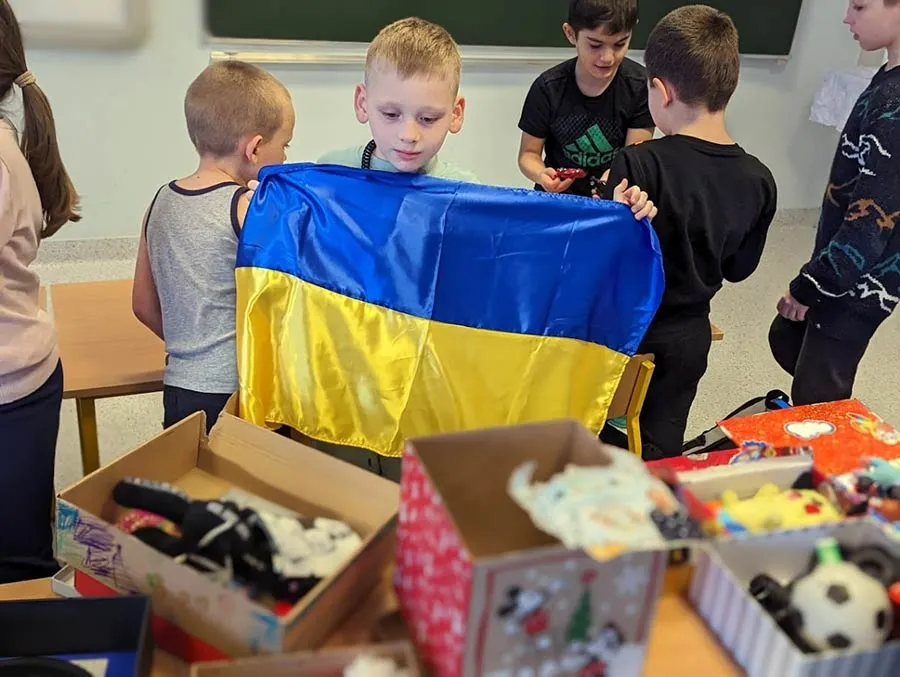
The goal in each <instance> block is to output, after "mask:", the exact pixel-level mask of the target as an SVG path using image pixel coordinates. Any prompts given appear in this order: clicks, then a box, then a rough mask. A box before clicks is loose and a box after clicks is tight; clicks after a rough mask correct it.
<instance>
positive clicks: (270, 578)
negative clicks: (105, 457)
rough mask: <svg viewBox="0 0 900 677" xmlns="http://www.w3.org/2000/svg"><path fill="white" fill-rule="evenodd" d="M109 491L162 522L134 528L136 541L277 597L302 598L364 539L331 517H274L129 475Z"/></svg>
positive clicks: (256, 593)
mask: <svg viewBox="0 0 900 677" xmlns="http://www.w3.org/2000/svg"><path fill="white" fill-rule="evenodd" d="M112 495H113V500H114V501H115V502H116V503H118V504H119V505H120V506H122V507H125V508H132V509H136V510H140V511H144V512H146V513H150V514H151V515H156V516H158V517H159V518H160V519H161V520H162V521H161V522H160V523H159V524H154V522H153V521H151V520H146V521H145V522H144V524H146V526H137V528H133V530H132V531H131V534H132V535H133V536H134V537H135V538H138V539H140V540H141V541H143V542H144V543H146V544H147V545H149V546H150V547H152V548H154V549H155V550H158V551H159V552H162V553H164V554H166V555H168V556H169V557H172V558H175V559H176V560H178V561H180V562H183V563H184V564H186V565H188V566H190V567H193V568H194V569H197V570H198V571H201V572H203V573H205V574H209V575H210V576H211V577H214V578H216V579H217V580H222V581H223V582H228V581H234V582H236V583H238V584H241V585H245V586H247V587H248V588H249V589H250V591H251V594H253V595H254V596H259V595H271V596H272V597H274V598H275V599H276V600H278V601H282V602H288V603H294V602H296V601H297V600H299V599H300V598H302V597H303V596H304V595H305V594H306V593H307V592H309V591H310V590H311V589H312V588H313V587H315V586H316V584H318V583H319V581H321V580H323V579H324V578H327V577H329V576H331V575H332V574H334V573H335V572H336V571H337V570H338V569H339V568H340V567H341V566H342V565H343V564H344V563H345V562H347V561H348V560H349V559H350V558H351V557H352V556H353V554H354V553H355V551H356V550H357V549H358V548H359V546H360V545H361V543H362V539H361V538H360V537H359V535H358V534H356V533H355V532H354V531H353V530H352V529H351V528H350V527H349V526H348V525H346V524H345V523H343V522H339V521H337V520H331V519H326V518H321V517H319V518H307V517H300V516H285V515H284V514H274V513H269V512H266V511H263V510H255V509H252V508H248V507H244V506H240V505H238V504H237V503H235V502H233V501H223V500H213V501H195V500H192V499H191V498H190V496H188V495H187V494H186V493H184V492H183V491H181V490H180V489H178V488H177V487H174V486H172V485H170V484H166V483H163V482H154V481H150V480H144V479H140V478H134V477H129V478H126V479H123V480H121V481H119V483H118V484H117V485H116V486H115V487H114V488H113V494H112ZM169 525H174V527H175V528H174V529H172V528H170V527H169ZM173 532H174V533H173Z"/></svg>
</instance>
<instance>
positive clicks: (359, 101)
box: [353, 83, 369, 124]
mask: <svg viewBox="0 0 900 677" xmlns="http://www.w3.org/2000/svg"><path fill="white" fill-rule="evenodd" d="M353 110H354V111H356V119H357V121H359V122H361V123H362V124H366V123H367V122H368V121H369V108H368V101H367V100H366V86H365V85H364V84H362V83H360V84H358V85H356V90H355V91H354V92H353Z"/></svg>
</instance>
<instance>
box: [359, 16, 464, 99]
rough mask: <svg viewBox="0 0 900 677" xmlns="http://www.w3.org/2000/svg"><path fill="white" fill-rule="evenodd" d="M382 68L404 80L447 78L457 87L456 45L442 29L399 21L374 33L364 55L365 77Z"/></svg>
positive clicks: (414, 21) (413, 20)
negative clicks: (388, 69)
mask: <svg viewBox="0 0 900 677" xmlns="http://www.w3.org/2000/svg"><path fill="white" fill-rule="evenodd" d="M382 64H386V65H389V66H391V67H393V68H395V69H396V71H397V74H398V75H400V77H402V78H404V79H405V78H410V77H413V76H415V75H424V76H425V77H440V78H447V79H449V80H450V81H451V82H452V83H453V85H454V88H458V87H459V75H460V71H461V70H462V59H461V58H460V55H459V47H458V46H457V44H456V41H455V40H454V39H453V37H452V36H451V35H450V33H448V32H447V29H445V28H444V27H443V26H439V25H437V24H434V23H431V22H430V21H425V20H424V19H419V18H418V17H409V18H407V19H400V20H399V21H395V22H394V23H392V24H389V25H388V26H385V27H384V28H382V29H381V30H380V31H379V32H378V35H376V36H375V39H374V40H372V43H371V44H370V45H369V49H368V51H367V52H366V75H368V74H369V73H370V72H371V71H372V69H374V68H377V67H378V66H379V65H382Z"/></svg>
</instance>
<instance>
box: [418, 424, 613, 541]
mask: <svg viewBox="0 0 900 677" xmlns="http://www.w3.org/2000/svg"><path fill="white" fill-rule="evenodd" d="M410 446H411V447H412V449H413V450H414V452H415V453H416V454H417V455H418V457H419V459H420V461H421V463H422V466H423V469H424V471H425V473H426V475H427V476H428V477H429V480H430V481H431V482H432V484H433V485H434V487H435V489H436V490H437V491H438V493H439V494H440V496H441V498H442V500H443V501H444V505H445V506H446V507H447V510H448V512H449V514H450V516H451V518H452V519H453V520H454V522H455V526H456V528H457V530H458V531H459V533H460V535H461V537H462V539H463V542H464V543H465V544H466V547H467V548H468V549H469V552H470V553H471V554H472V556H473V557H476V558H481V557H492V556H497V555H502V554H505V553H509V552H515V551H519V550H526V549H531V548H538V547H545V546H555V545H559V542H558V541H557V540H556V539H555V538H553V537H552V536H550V535H549V534H546V533H544V532H543V531H540V530H539V529H537V528H536V527H535V526H534V523H533V522H532V521H531V518H530V517H529V516H528V513H526V512H525V511H524V510H523V509H522V508H520V507H519V506H518V505H517V504H516V503H515V502H514V501H513V500H512V498H510V496H509V493H508V489H507V487H508V483H509V479H510V475H511V474H512V472H513V470H515V469H516V468H517V467H519V466H520V465H522V464H523V463H526V462H528V461H534V462H536V463H537V468H536V470H535V473H534V476H533V477H534V479H535V481H545V480H546V479H548V478H550V477H551V476H553V475H554V474H556V473H558V472H561V471H562V470H563V469H564V468H565V466H566V465H567V464H569V463H574V464H577V465H587V466H603V465H607V464H608V463H609V459H608V457H607V456H606V455H605V453H604V452H603V445H601V444H600V442H599V441H598V440H597V438H596V437H594V436H593V435H592V434H591V433H590V431H588V430H587V429H586V428H584V427H583V426H582V425H581V424H579V423H578V422H577V421H573V420H560V421H551V422H546V423H533V424H524V425H516V426H506V427H497V428H488V429H484V430H476V431H469V432H461V433H453V434H447V435H435V436H430V437H421V438H417V439H413V440H411V441H410ZM476 469H477V470H476Z"/></svg>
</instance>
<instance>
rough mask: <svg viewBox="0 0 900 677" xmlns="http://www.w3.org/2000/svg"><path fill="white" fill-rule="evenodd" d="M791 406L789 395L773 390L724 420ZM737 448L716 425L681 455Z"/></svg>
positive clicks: (682, 451) (747, 403)
mask: <svg viewBox="0 0 900 677" xmlns="http://www.w3.org/2000/svg"><path fill="white" fill-rule="evenodd" d="M790 406H791V402H790V397H788V395H787V393H784V392H782V391H781V390H772V391H770V392H769V393H768V394H767V395H765V397H756V398H754V399H752V400H748V401H747V402H744V404H742V405H741V406H740V407H738V408H737V409H735V410H734V411H733V412H731V413H730V414H728V416H725V417H724V418H723V419H722V420H727V419H730V418H742V417H744V416H753V415H754V414H763V413H765V412H767V411H776V410H778V409H787V408H788V407H790ZM736 447H737V445H735V443H734V442H732V441H731V440H730V439H729V438H728V436H727V435H726V434H725V433H724V432H723V430H722V429H721V428H720V427H719V426H718V425H716V426H714V427H712V428H710V429H709V430H707V431H705V432H702V433H700V434H699V435H697V437H695V438H694V439H692V440H688V441H687V442H685V443H684V446H683V447H682V448H681V454H682V455H683V456H689V455H691V454H704V453H707V452H710V451H720V450H722V449H735V448H736Z"/></svg>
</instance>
